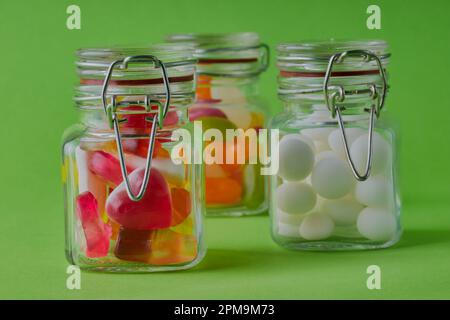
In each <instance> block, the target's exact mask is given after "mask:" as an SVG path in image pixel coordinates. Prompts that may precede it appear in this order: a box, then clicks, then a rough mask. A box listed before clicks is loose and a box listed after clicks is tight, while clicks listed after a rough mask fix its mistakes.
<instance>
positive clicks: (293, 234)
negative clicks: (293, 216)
mask: <svg viewBox="0 0 450 320" xmlns="http://www.w3.org/2000/svg"><path fill="white" fill-rule="evenodd" d="M278 234H279V235H280V236H283V237H289V238H301V236H300V230H299V227H298V226H295V225H291V224H286V223H283V222H279V223H278Z"/></svg>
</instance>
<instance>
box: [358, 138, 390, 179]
mask: <svg viewBox="0 0 450 320" xmlns="http://www.w3.org/2000/svg"><path fill="white" fill-rule="evenodd" d="M368 139H369V134H368V133H366V134H363V135H361V136H359V137H358V138H357V139H356V140H355V141H354V142H353V144H352V146H351V147H350V155H351V157H352V159H353V162H354V163H355V167H356V169H357V170H358V172H359V173H360V174H363V173H364V172H365V169H366V162H367V146H368V143H369V140H368ZM391 148H392V147H391V145H390V144H389V143H388V142H387V141H386V139H384V138H383V137H382V136H381V135H380V134H379V133H377V132H373V138H372V169H371V174H378V173H382V172H383V171H384V170H385V169H386V167H388V166H390V163H391V157H392V150H391Z"/></svg>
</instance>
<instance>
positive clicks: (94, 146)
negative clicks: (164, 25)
mask: <svg viewBox="0 0 450 320" xmlns="http://www.w3.org/2000/svg"><path fill="white" fill-rule="evenodd" d="M77 57H78V60H77V71H78V75H79V78H80V82H79V85H78V86H77V88H76V94H75V99H74V100H75V104H76V106H77V107H78V109H79V111H80V114H81V121H80V124H77V125H74V126H72V127H71V128H69V129H67V130H66V132H65V134H64V139H63V149H62V155H63V168H62V177H63V183H64V190H65V211H66V256H67V259H68V261H69V262H70V263H71V264H74V265H78V266H80V267H81V268H85V269H93V270H100V271H109V272H152V271H167V270H179V269H187V268H190V267H193V266H194V265H196V264H197V263H198V262H199V261H200V260H201V259H202V258H203V256H204V254H205V247H204V245H203V241H202V213H203V212H202V211H203V210H204V206H202V203H203V194H202V187H203V186H202V183H203V178H202V174H203V173H202V172H203V170H202V167H201V165H194V164H189V163H188V162H183V163H181V164H176V162H174V161H172V157H171V150H172V149H173V148H174V144H175V142H174V141H172V140H171V135H172V132H173V131H174V130H176V129H178V128H187V129H188V128H189V127H190V126H189V119H188V115H187V107H188V106H189V104H191V103H192V102H193V100H194V87H195V83H194V70H195V64H196V60H195V59H194V58H193V50H192V49H191V48H190V47H187V46H183V45H174V44H172V45H170V44H162V45H153V46H148V47H142V48H119V47H117V48H94V49H81V50H79V51H77ZM191 163H192V162H191Z"/></svg>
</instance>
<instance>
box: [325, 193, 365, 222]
mask: <svg viewBox="0 0 450 320" xmlns="http://www.w3.org/2000/svg"><path fill="white" fill-rule="evenodd" d="M362 209H364V206H363V205H361V204H360V203H358V202H356V201H355V200H354V199H352V198H347V197H346V198H341V199H337V200H324V201H323V203H322V205H321V208H320V212H322V213H325V214H327V215H329V216H330V217H331V218H332V219H333V221H334V223H335V224H336V225H337V226H350V225H354V224H355V223H356V220H357V219H358V215H359V213H360V212H361V210H362Z"/></svg>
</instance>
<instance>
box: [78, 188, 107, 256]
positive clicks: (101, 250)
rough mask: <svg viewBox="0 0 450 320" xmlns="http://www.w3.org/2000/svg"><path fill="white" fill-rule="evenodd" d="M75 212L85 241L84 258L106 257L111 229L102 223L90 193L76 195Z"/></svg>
mask: <svg viewBox="0 0 450 320" xmlns="http://www.w3.org/2000/svg"><path fill="white" fill-rule="evenodd" d="M76 210H77V216H78V219H80V221H81V225H82V227H83V230H84V236H85V239H86V256H87V257H89V258H100V257H104V256H106V255H107V254H108V250H109V237H110V236H111V228H110V226H108V225H107V224H105V223H103V221H102V219H101V217H100V214H99V212H98V206H97V200H96V199H95V197H94V195H93V194H92V193H90V192H83V193H81V194H80V195H78V197H77V198H76Z"/></svg>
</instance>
